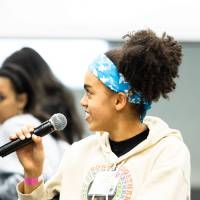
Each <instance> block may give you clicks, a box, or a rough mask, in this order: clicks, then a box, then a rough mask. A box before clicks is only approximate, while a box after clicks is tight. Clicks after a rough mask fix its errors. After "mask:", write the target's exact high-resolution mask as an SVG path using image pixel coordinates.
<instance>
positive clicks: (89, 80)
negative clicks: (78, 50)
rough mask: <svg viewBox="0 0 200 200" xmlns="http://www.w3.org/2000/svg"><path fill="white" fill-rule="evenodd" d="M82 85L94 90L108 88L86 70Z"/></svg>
mask: <svg viewBox="0 0 200 200" xmlns="http://www.w3.org/2000/svg"><path fill="white" fill-rule="evenodd" d="M84 86H87V87H88V88H91V89H94V90H107V91H108V90H109V89H108V88H107V87H106V86H105V85H104V84H103V83H102V82H101V81H100V80H99V79H98V78H97V77H96V76H95V75H94V74H92V73H91V72H90V71H87V72H86V74H85V79H84Z"/></svg>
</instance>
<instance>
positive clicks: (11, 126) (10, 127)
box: [1, 114, 40, 135]
mask: <svg viewBox="0 0 200 200" xmlns="http://www.w3.org/2000/svg"><path fill="white" fill-rule="evenodd" d="M29 124H30V125H33V126H38V125H39V124H40V121H39V120H38V119H37V118H35V117H34V116H33V115H31V114H20V115H16V116H14V117H11V118H9V119H8V120H6V121H5V122H4V123H3V124H2V125H1V131H2V132H4V133H7V134H9V133H10V134H13V133H15V132H16V131H18V130H20V129H21V128H22V127H24V126H26V125H29ZM10 134H9V135H10Z"/></svg>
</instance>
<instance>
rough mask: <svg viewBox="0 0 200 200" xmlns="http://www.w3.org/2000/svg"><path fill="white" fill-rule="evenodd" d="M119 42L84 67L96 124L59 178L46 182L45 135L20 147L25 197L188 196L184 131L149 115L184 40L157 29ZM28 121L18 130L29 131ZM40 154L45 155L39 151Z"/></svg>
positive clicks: (172, 74)
mask: <svg viewBox="0 0 200 200" xmlns="http://www.w3.org/2000/svg"><path fill="white" fill-rule="evenodd" d="M126 38H127V40H126V42H125V43H124V45H123V46H122V47H120V48H118V49H113V50H111V51H108V52H107V53H105V54H104V55H100V56H99V57H97V59H95V60H94V62H93V63H92V64H91V65H90V66H89V69H88V71H87V73H86V75H85V81H84V88H85V91H86V92H85V95H84V96H83V98H82V99H81V105H82V106H83V108H84V110H85V113H86V114H85V119H86V121H87V123H88V125H89V128H90V130H92V131H97V134H96V135H93V136H89V137H88V138H85V139H83V140H81V141H79V142H77V143H74V144H73V145H72V146H71V147H70V148H71V149H70V150H69V151H68V152H67V153H66V154H65V156H64V158H63V161H62V164H61V165H60V168H59V170H58V172H57V173H56V175H55V176H54V178H53V179H51V180H50V181H49V182H47V183H46V184H44V182H43V181H42V180H41V178H39V177H40V176H41V174H42V171H43V160H44V153H43V145H42V142H41V138H39V137H37V136H35V135H32V138H33V140H34V141H35V143H34V144H32V145H29V146H27V147H25V148H23V149H20V150H19V151H18V152H17V154H18V157H19V160H20V162H21V164H22V166H23V168H24V172H25V174H24V176H25V178H24V181H22V182H21V183H20V184H19V185H18V186H17V190H18V195H19V199H20V200H25V199H26V200H36V199H41V200H47V199H52V198H53V197H54V196H55V195H56V194H58V193H60V200H66V199H70V200H72V199H73V200H77V199H81V200H86V199H92V200H94V199H113V200H123V199H124V200H125V199H126V200H127V199H131V200H146V199H162V200H175V199H177V200H178V199H180V200H188V199H190V156H189V151H188V149H187V147H186V145H185V144H184V142H183V139H182V137H181V133H180V132H179V131H178V130H176V129H171V128H169V126H168V125H167V124H166V123H165V122H164V121H162V120H161V119H159V118H157V117H150V116H147V117H145V115H146V111H147V110H148V109H150V107H151V103H152V102H154V101H158V99H159V98H160V97H161V96H163V97H164V98H167V97H168V96H167V95H168V93H169V92H171V91H173V90H174V89H175V85H176V84H175V82H174V79H175V78H176V77H178V66H179V65H180V63H181V57H182V53H181V45H180V44H179V43H178V42H177V41H175V40H174V39H173V38H172V37H170V36H166V35H165V34H163V36H162V37H161V38H159V37H157V36H156V35H155V33H154V32H152V31H151V30H144V31H139V32H136V33H134V34H128V35H126ZM32 130H33V129H32V128H24V129H23V130H21V131H19V132H17V133H16V135H14V136H13V137H12V139H16V138H17V137H19V138H21V137H27V136H28V135H29V134H30V132H31V131H32ZM38 155H41V156H38Z"/></svg>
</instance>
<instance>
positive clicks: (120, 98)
mask: <svg viewBox="0 0 200 200" xmlns="http://www.w3.org/2000/svg"><path fill="white" fill-rule="evenodd" d="M127 101H128V99H127V96H126V94H125V93H123V92H119V93H117V94H116V99H115V108H116V110H117V111H120V110H122V109H123V108H124V107H125V106H126V104H127Z"/></svg>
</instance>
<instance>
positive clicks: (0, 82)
mask: <svg viewBox="0 0 200 200" xmlns="http://www.w3.org/2000/svg"><path fill="white" fill-rule="evenodd" d="M11 89H13V87H12V83H11V81H10V79H9V78H7V77H4V76H0V90H1V91H7V90H11Z"/></svg>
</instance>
